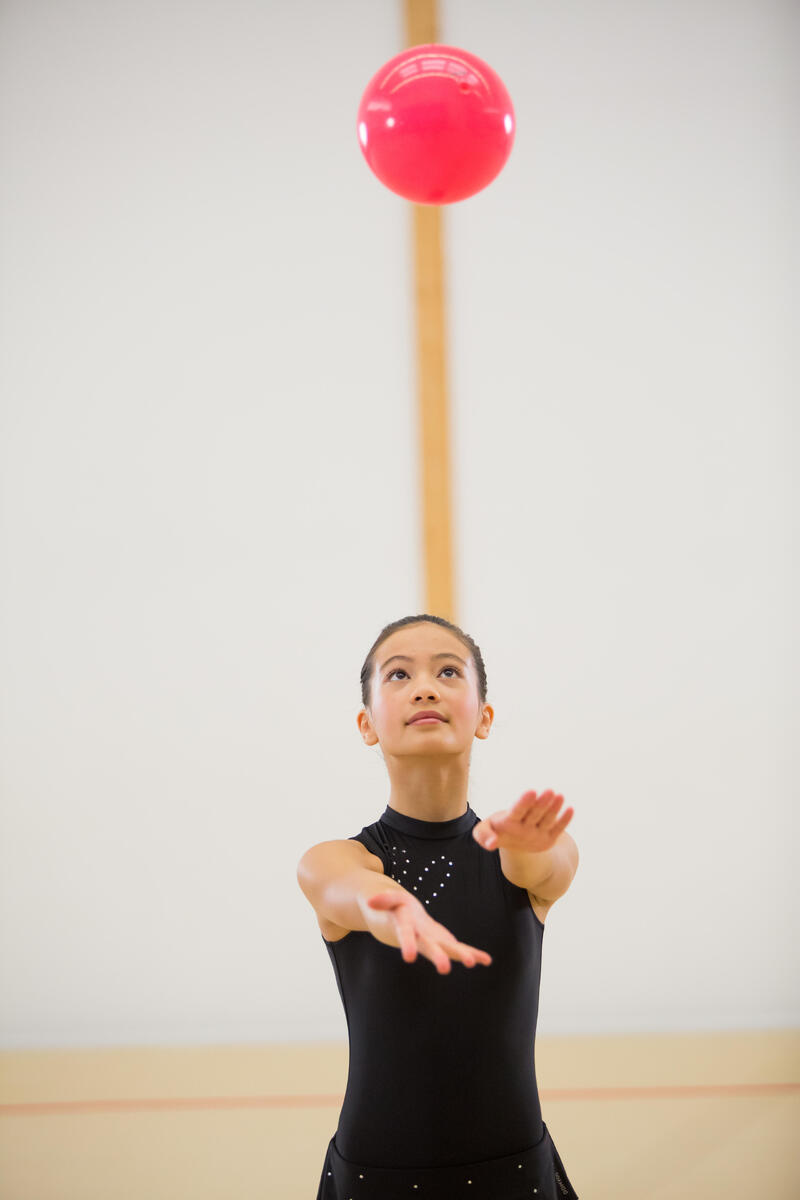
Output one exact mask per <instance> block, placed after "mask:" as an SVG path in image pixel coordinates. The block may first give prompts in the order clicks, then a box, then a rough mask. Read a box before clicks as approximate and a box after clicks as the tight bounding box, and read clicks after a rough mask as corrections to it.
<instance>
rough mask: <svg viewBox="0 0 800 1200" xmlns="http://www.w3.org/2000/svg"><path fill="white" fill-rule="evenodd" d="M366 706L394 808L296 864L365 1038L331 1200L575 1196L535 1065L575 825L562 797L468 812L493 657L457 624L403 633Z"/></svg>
mask: <svg viewBox="0 0 800 1200" xmlns="http://www.w3.org/2000/svg"><path fill="white" fill-rule="evenodd" d="M361 696H362V702H363V708H362V710H361V711H360V712H359V714H358V727H359V730H360V732H361V736H362V738H363V740H364V742H365V744H366V745H367V746H375V745H380V747H381V751H382V754H383V759H384V762H385V763H386V768H387V770H388V772H389V780H390V783H391V790H390V795H389V803H388V806H387V808H386V810H385V811H384V813H383V814H382V816H381V817H380V818H379V819H378V820H377V821H375V822H374V823H373V824H372V825H368V826H366V827H364V828H363V829H362V830H361V833H359V834H356V835H355V836H354V837H350V838H347V839H344V840H341V841H331V842H321V843H319V844H317V845H316V846H312V848H311V849H310V850H308V851H307V852H306V854H304V855H303V857H302V859H301V860H300V863H299V864H298V868H297V877H298V882H299V884H300V887H301V888H302V890H303V893H304V895H305V896H306V897H307V899H308V900H309V901H310V903H311V904H312V905H313V907H314V910H315V912H316V914H317V920H318V923H319V927H320V930H321V933H322V937H323V939H324V941H325V945H326V948H327V950H328V954H329V955H330V959H331V963H332V964H333V970H334V974H335V977H336V983H337V987H338V989H339V994H340V996H341V998H342V1004H343V1005H344V1010H345V1016H346V1019H347V1028H348V1033H349V1042H350V1066H349V1074H348V1079H347V1088H346V1093H345V1097H344V1101H343V1104H342V1109H341V1112H340V1115H339V1122H338V1128H337V1130H336V1133H335V1134H334V1136H333V1137H332V1138H331V1141H330V1143H329V1145H328V1149H327V1153H326V1156H325V1163H324V1166H323V1169H322V1175H321V1178H320V1182H319V1190H318V1192H317V1200H401V1198H402V1200H522V1198H523V1197H525V1200H533V1198H535V1200H563V1198H564V1197H571V1198H573V1200H577V1193H576V1192H575V1190H574V1188H573V1187H572V1185H571V1183H570V1181H569V1179H568V1177H567V1173H566V1171H565V1169H564V1166H563V1163H562V1162H561V1159H560V1157H559V1154H558V1151H557V1150H556V1147H555V1145H554V1144H553V1141H552V1138H551V1137H550V1134H549V1131H548V1129H547V1126H546V1125H545V1123H544V1121H543V1120H542V1114H541V1108H540V1104H539V1094H538V1089H537V1083H536V1069H535V1063H534V1039H535V1035H536V1020H537V1015H538V1004H539V980H540V972H541V951H542V936H543V933H544V921H545V917H546V914H547V911H548V909H549V907H550V906H551V905H552V904H553V902H554V901H555V900H556V899H557V898H558V897H559V896H561V895H563V894H564V892H566V890H567V888H568V887H569V886H570V884H571V882H572V879H573V877H574V875H575V871H576V869H577V865H578V851H577V847H576V845H575V842H574V841H573V839H572V838H571V837H570V835H569V834H567V833H565V829H566V826H567V825H568V824H569V822H570V821H571V819H572V815H573V810H572V809H571V808H568V809H566V811H565V812H564V813H563V814H560V812H559V810H560V809H561V805H562V803H563V796H558V795H554V793H552V792H549V791H548V792H545V793H543V794H539V795H538V796H537V794H536V793H535V792H526V793H525V794H524V795H523V796H522V797H521V798H520V799H519V800H518V801H517V802H516V803H515V804H513V805H512V806H511V807H510V808H508V809H505V810H501V811H499V812H497V813H495V814H493V816H491V817H489V818H487V819H486V820H481V819H480V818H479V817H478V816H477V815H476V814H475V813H474V812H473V810H472V809H471V808H470V806H469V804H468V800H467V790H468V774H469V763H470V756H471V753H472V743H473V740H474V738H481V739H484V738H487V737H488V736H489V730H490V729H491V725H492V721H493V719H494V710H493V709H492V708H491V706H490V705H488V704H487V703H486V670H485V667H484V663H483V657H482V655H481V652H480V649H479V647H478V646H477V645H476V644H475V642H474V641H473V640H472V638H471V637H469V635H467V634H465V633H464V632H463V631H462V630H461V629H459V628H458V626H456V625H453V624H451V623H450V622H449V621H445V620H444V619H442V618H441V617H433V616H430V615H428V614H421V615H418V616H415V617H404V618H403V619H402V620H400V621H395V622H393V623H392V624H391V625H387V626H386V628H385V629H383V630H382V631H381V633H380V635H379V636H378V638H377V640H376V641H375V643H374V645H373V646H372V649H371V650H370V652H369V654H368V655H367V658H366V661H365V663H364V666H363V668H362V671H361ZM426 713H430V714H432V715H430V716H427V717H426V716H425V715H424V714H426ZM451 960H452V962H455V964H456V968H455V969H453V967H452V965H451ZM431 964H432V966H431Z"/></svg>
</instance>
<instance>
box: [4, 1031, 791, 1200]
mask: <svg viewBox="0 0 800 1200" xmlns="http://www.w3.org/2000/svg"><path fill="white" fill-rule="evenodd" d="M536 1069H537V1078H538V1082H539V1094H540V1098H541V1102H542V1113H543V1116H544V1120H545V1121H546V1122H547V1126H548V1129H549V1130H550V1133H551V1135H552V1137H553V1140H554V1142H555V1144H556V1146H557V1147H558V1150H559V1153H560V1154H561V1158H562V1160H563V1162H564V1166H565V1168H566V1170H567V1172H568V1174H569V1176H570V1179H571V1181H572V1184H573V1186H574V1187H575V1190H576V1191H577V1193H578V1195H579V1196H580V1197H581V1200H627V1198H629V1197H630V1200H694V1198H695V1197H696V1198H697V1200H701V1197H702V1200H716V1198H717V1197H719V1198H720V1200H721V1198H723V1197H724V1200H739V1198H741V1200H753V1198H754V1197H759V1200H760V1198H761V1197H766V1196H769V1197H770V1200H797V1198H798V1197H800V1153H798V1140H799V1139H798V1130H800V1031H798V1030H787V1031H778V1032H775V1031H771V1032H766V1033H761V1032H758V1033H711V1034H709V1033H698V1034H680V1035H677V1034H657V1035H653V1034H639V1035H613V1036H581V1037H540V1038H538V1039H537V1043H536ZM346 1081H347V1046H346V1044H339V1043H322V1044H318V1045H303V1046H280V1045H258V1046H219V1047H216V1046H212V1047H198V1048H194V1047H191V1048H186V1047H180V1048H173V1047H154V1048H140V1047H132V1048H128V1049H97V1050H45V1051H40V1050H23V1051H5V1052H2V1053H0V1101H2V1103H0V1195H2V1197H3V1200H123V1198H125V1200H128V1198H130V1200H134V1198H135V1200H167V1198H169V1200H184V1198H185V1200H212V1197H213V1198H214V1200H315V1197H316V1189H317V1184H318V1182H319V1175H320V1171H321V1169H322V1162H323V1159H324V1156H325V1148H326V1146H327V1144H328V1141H329V1140H330V1138H331V1137H332V1136H333V1134H334V1133H335V1131H336V1122H337V1117H338V1113H339V1109H340V1106H341V1100H342V1096H343V1094H344V1088H345V1085H346Z"/></svg>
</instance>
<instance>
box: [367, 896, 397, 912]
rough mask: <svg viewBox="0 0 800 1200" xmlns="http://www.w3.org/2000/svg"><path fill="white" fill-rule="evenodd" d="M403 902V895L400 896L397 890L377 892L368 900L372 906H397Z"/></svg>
mask: <svg viewBox="0 0 800 1200" xmlns="http://www.w3.org/2000/svg"><path fill="white" fill-rule="evenodd" d="M402 903H403V897H402V896H398V895H397V893H396V892H376V893H375V895H374V896H370V898H369V899H368V900H367V904H368V905H369V906H370V908H396V907H397V905H398V904H402Z"/></svg>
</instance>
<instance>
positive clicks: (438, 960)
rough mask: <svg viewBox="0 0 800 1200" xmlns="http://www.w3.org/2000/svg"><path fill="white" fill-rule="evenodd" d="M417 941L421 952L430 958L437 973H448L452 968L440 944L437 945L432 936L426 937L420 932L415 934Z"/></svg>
mask: <svg viewBox="0 0 800 1200" xmlns="http://www.w3.org/2000/svg"><path fill="white" fill-rule="evenodd" d="M417 942H418V943H419V948H420V951H421V952H422V954H424V955H425V957H426V958H429V959H430V960H431V962H432V963H433V965H434V966H435V967H436V970H437V971H438V972H439V974H440V975H449V974H450V972H451V971H452V969H453V968H452V967H451V966H450V959H449V958H448V956H447V955H446V954H445V952H444V950H442V948H441V946H438V945H437V944H436V942H434V941H433V939H432V938H427V937H425V935H424V934H421V933H418V934H417Z"/></svg>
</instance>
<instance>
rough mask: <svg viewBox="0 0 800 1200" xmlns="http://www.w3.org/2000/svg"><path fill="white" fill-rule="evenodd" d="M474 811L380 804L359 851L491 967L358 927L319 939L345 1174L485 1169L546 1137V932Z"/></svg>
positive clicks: (361, 836)
mask: <svg viewBox="0 0 800 1200" xmlns="http://www.w3.org/2000/svg"><path fill="white" fill-rule="evenodd" d="M479 819H480V818H479V817H478V816H476V814H475V813H474V812H473V810H472V809H471V808H469V807H468V808H467V811H466V812H465V813H464V814H463V815H462V816H460V817H456V818H455V819H454V820H451V821H421V820H418V819H417V818H414V817H407V816H405V815H404V814H402V813H398V812H396V811H395V810H394V809H392V808H389V807H387V808H386V811H385V812H384V813H383V816H382V817H381V818H380V820H378V821H376V822H375V823H374V824H373V825H368V826H366V827H365V828H364V829H362V831H361V833H359V834H357V835H356V836H355V837H354V838H351V839H348V840H351V841H358V842H361V843H362V844H363V845H364V846H366V847H367V849H368V850H370V851H371V852H372V853H373V854H376V855H377V856H378V857H379V858H380V859H381V861H382V863H383V870H384V873H385V874H386V875H387V876H391V878H392V879H395V880H397V881H398V882H399V883H401V884H402V885H403V887H404V888H406V889H407V890H408V891H409V892H411V894H412V895H413V896H416V897H417V899H419V900H420V901H421V902H422V903H423V904H424V905H425V907H426V909H427V911H428V912H429V913H430V915H431V916H432V917H433V918H434V920H436V921H439V922H441V924H442V925H444V926H445V928H447V929H448V930H449V931H450V932H451V933H452V934H453V935H454V936H455V937H456V938H457V939H458V940H459V941H460V942H466V943H467V944H468V945H470V946H475V947H476V948H477V949H479V950H485V951H487V953H489V954H491V956H492V963H491V966H488V967H486V966H483V965H482V964H476V965H475V966H474V967H465V966H464V964H463V963H461V962H456V961H455V960H451V964H450V968H451V969H450V973H449V974H448V975H440V974H439V973H438V972H437V970H436V968H435V967H434V965H433V963H432V962H431V961H430V959H428V958H425V957H424V956H423V955H422V954H419V953H418V956H417V959H416V961H415V962H413V963H407V962H405V961H404V960H403V958H402V956H401V953H400V951H399V949H395V948H394V947H392V946H387V945H384V944H383V943H382V942H379V941H377V939H376V938H374V937H373V936H372V934H371V933H367V932H365V931H360V930H354V931H351V932H350V933H348V934H346V935H345V936H344V937H343V938H341V939H340V940H339V941H336V942H328V941H326V942H325V945H326V947H327V949H328V953H329V955H330V958H331V962H332V963H333V969H334V972H335V975H336V983H337V986H338V988H339V994H340V995H341V998H342V1004H343V1005H344V1011H345V1016H346V1018H347V1027H348V1032H349V1039H350V1069H349V1075H348V1080H347V1090H346V1093H345V1097H344V1102H343V1105H342V1109H341V1113H340V1116H339V1126H338V1129H337V1132H336V1147H337V1148H338V1151H339V1152H340V1153H341V1155H342V1156H343V1157H344V1158H346V1159H349V1160H352V1161H353V1162H354V1163H361V1164H373V1165H375V1166H381V1165H383V1166H389V1167H413V1166H430V1167H438V1166H445V1165H448V1164H457V1163H464V1162H472V1161H475V1160H479V1159H480V1160H482V1159H493V1158H498V1157H500V1156H503V1155H510V1154H514V1153H516V1152H517V1151H518V1150H520V1149H522V1148H524V1147H530V1146H532V1145H534V1144H535V1143H537V1142H539V1141H540V1139H542V1138H543V1136H544V1129H543V1124H542V1114H541V1108H540V1105H539V1093H538V1089H537V1084H536V1068H535V1064H534V1039H535V1036H536V1019H537V1015H538V1007H539V980H540V973H541V961H542V937H543V933H544V925H543V924H542V922H541V921H540V920H539V919H538V917H537V916H536V914H535V913H534V912H533V909H532V908H531V904H530V900H529V898H528V893H527V892H526V891H525V889H524V888H520V887H516V886H515V885H514V884H512V883H509V882H508V880H507V879H506V878H505V876H504V875H503V873H502V870H501V868H500V854H499V852H498V851H497V850H494V851H489V850H484V849H483V847H482V846H479V845H478V843H477V842H476V841H475V839H474V838H473V836H472V829H473V827H474V826H475V824H476V823H477V822H478V820H479Z"/></svg>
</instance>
